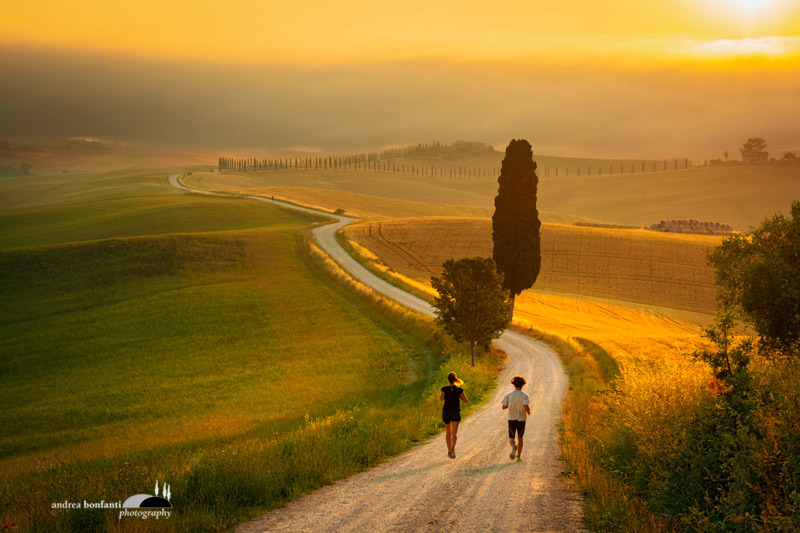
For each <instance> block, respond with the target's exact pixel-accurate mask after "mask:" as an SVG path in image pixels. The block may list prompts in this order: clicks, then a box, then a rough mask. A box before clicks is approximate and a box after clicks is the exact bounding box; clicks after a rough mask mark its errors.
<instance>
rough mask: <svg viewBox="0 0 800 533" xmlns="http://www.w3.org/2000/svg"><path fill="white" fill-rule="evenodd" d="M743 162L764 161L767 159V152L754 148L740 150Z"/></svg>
mask: <svg viewBox="0 0 800 533" xmlns="http://www.w3.org/2000/svg"><path fill="white" fill-rule="evenodd" d="M741 152H742V162H743V163H766V162H767V161H769V152H759V151H756V150H741Z"/></svg>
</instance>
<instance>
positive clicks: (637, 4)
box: [0, 0, 800, 160]
mask: <svg viewBox="0 0 800 533" xmlns="http://www.w3.org/2000/svg"><path fill="white" fill-rule="evenodd" d="M798 68H800V0H493V1H489V0H459V1H458V2H455V1H448V2H444V1H437V0H339V1H332V0H317V1H312V0H291V1H288V0H287V1H284V2H277V1H275V0H226V1H223V0H213V1H211V0H191V1H185V2H178V1H175V0H58V1H56V0H0V72H3V76H4V77H3V82H2V83H0V138H12V139H26V138H30V139H36V138H63V137H75V136H77V137H81V136H85V137H97V138H103V139H113V140H119V141H123V142H127V141H130V142H152V143H158V144H164V145H180V146H193V147H232V148H237V147H253V148H254V149H257V150H265V149H267V148H270V149H273V148H274V149H279V148H280V149H282V148H285V147H289V148H298V147H299V148H303V149H305V148H308V149H313V150H316V149H319V150H327V149H331V150H334V149H335V150H351V149H356V148H358V149H362V148H369V149H372V148H376V147H383V146H390V145H403V144H409V143H417V142H421V141H425V142H427V141H431V140H438V141H441V142H452V141H454V140H456V139H471V140H480V141H484V142H488V143H490V144H494V145H497V146H505V144H507V142H508V140H509V139H512V138H520V137H521V138H527V139H528V140H530V141H531V142H532V143H534V145H535V146H536V147H537V150H539V151H540V153H548V154H551V155H578V156H587V155H596V156H603V157H606V156H607V157H651V156H652V157H655V158H656V159H658V158H664V157H672V156H680V157H683V156H689V157H691V158H692V159H693V160H696V159H704V158H712V157H720V154H722V152H723V151H724V150H726V149H727V150H729V151H732V153H735V149H736V147H737V146H739V145H740V144H741V142H742V140H743V139H747V138H748V137H754V136H760V137H765V138H767V139H768V142H769V143H770V146H771V148H770V149H771V150H772V149H774V150H777V151H780V150H784V149H786V150H789V149H791V150H798V149H800V148H798V147H800V131H798V129H797V127H796V124H795V122H796V121H794V120H787V117H797V116H800V100H799V99H798V98H797V95H798V94H800V75H798V72H800V70H798ZM176 87H179V88H180V90H179V91H176ZM776 153H777V152H776Z"/></svg>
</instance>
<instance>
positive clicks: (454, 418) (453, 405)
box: [439, 372, 469, 459]
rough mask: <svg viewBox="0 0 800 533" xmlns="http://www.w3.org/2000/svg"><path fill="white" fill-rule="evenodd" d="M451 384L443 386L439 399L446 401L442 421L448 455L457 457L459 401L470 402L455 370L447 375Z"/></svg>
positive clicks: (452, 457) (459, 420)
mask: <svg viewBox="0 0 800 533" xmlns="http://www.w3.org/2000/svg"><path fill="white" fill-rule="evenodd" d="M447 381H449V382H450V385H448V386H446V387H442V393H441V394H440V395H439V401H443V402H444V406H443V407H442V421H443V422H444V427H445V440H446V441H447V457H449V458H450V459H455V458H456V440H458V423H459V422H461V404H460V403H459V401H463V402H464V403H469V401H468V400H467V397H466V396H464V389H462V388H461V385H463V384H464V382H463V381H461V380H460V379H458V376H456V373H455V372H450V373H449V374H448V375H447Z"/></svg>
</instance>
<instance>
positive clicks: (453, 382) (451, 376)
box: [447, 372, 464, 387]
mask: <svg viewBox="0 0 800 533" xmlns="http://www.w3.org/2000/svg"><path fill="white" fill-rule="evenodd" d="M447 381H449V382H450V385H451V386H453V385H456V386H458V387H460V386H461V385H463V384H464V382H463V381H461V380H460V379H459V378H458V376H456V373H455V372H450V373H449V374H447Z"/></svg>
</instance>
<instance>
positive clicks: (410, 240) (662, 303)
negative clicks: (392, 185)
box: [345, 218, 721, 314]
mask: <svg viewBox="0 0 800 533" xmlns="http://www.w3.org/2000/svg"><path fill="white" fill-rule="evenodd" d="M345 233H346V235H347V236H348V238H349V239H351V240H353V241H356V242H357V243H359V244H360V245H362V246H364V247H366V248H368V249H370V250H372V251H373V252H374V253H375V254H377V255H378V256H379V257H381V259H382V260H383V261H384V262H386V263H387V264H389V265H390V266H391V267H392V268H394V269H395V270H397V271H398V272H400V273H401V274H403V275H405V276H408V277H410V278H412V279H416V280H418V281H419V280H427V279H428V278H429V277H430V276H431V275H435V274H438V273H439V272H440V270H441V265H442V263H443V262H444V261H445V260H447V259H450V258H459V257H474V256H482V257H487V256H490V255H491V253H492V226H491V220H489V219H474V218H471V219H467V218H417V219H401V220H381V221H371V222H369V221H366V222H361V223H356V224H353V225H351V226H348V227H347V228H346V229H345ZM541 236H542V241H541V250H542V268H541V272H540V274H539V278H538V280H537V281H536V285H535V286H534V290H535V291H537V292H548V293H559V294H568V295H577V296H588V297H592V298H603V299H611V300H621V301H624V302H633V303H637V304H644V305H648V306H658V307H666V308H673V309H678V310H682V311H691V312H695V313H704V314H713V313H714V310H715V307H716V304H715V295H714V280H713V272H712V270H711V268H710V267H709V266H708V265H706V262H705V261H706V253H707V252H708V250H709V249H710V248H711V247H713V246H715V245H717V244H718V243H719V242H720V240H721V239H720V237H711V236H697V235H675V234H662V233H655V232H649V231H645V230H620V229H606V228H588V227H577V226H563V225H555V224H544V225H542V232H541Z"/></svg>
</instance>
